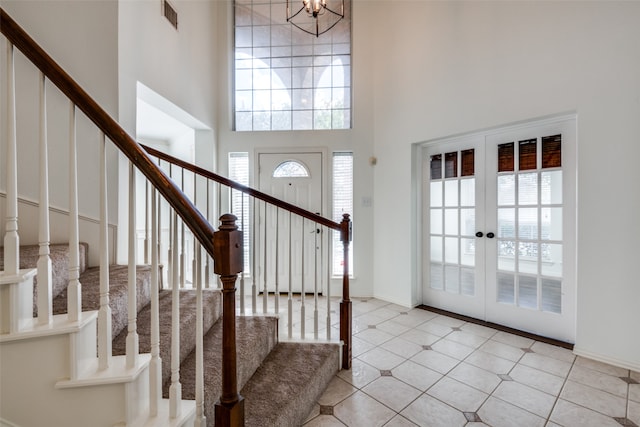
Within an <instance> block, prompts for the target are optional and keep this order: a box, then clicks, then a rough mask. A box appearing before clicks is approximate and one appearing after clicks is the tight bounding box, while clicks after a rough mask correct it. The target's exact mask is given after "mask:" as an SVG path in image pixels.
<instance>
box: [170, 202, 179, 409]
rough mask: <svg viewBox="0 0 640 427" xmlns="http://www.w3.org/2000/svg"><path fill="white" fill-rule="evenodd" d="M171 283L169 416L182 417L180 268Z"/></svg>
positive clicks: (175, 233)
mask: <svg viewBox="0 0 640 427" xmlns="http://www.w3.org/2000/svg"><path fill="white" fill-rule="evenodd" d="M173 223H174V227H173V241H174V242H175V241H177V240H178V227H177V225H178V215H177V214H176V213H175V212H174V214H173ZM172 255H173V260H172V264H173V265H174V266H177V264H178V251H177V250H174V251H173V253H172ZM172 279H173V280H172V281H171V294H172V301H171V386H170V387H169V416H170V417H171V418H177V417H179V416H180V408H181V406H180V401H181V400H182V385H181V384H180V286H179V283H178V280H179V278H178V268H177V267H174V268H173V277H172Z"/></svg>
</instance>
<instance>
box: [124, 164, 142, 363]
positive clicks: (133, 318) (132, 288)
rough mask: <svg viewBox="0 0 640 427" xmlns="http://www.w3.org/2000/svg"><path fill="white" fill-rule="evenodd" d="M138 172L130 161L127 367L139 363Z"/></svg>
mask: <svg viewBox="0 0 640 427" xmlns="http://www.w3.org/2000/svg"><path fill="white" fill-rule="evenodd" d="M136 259H137V257H136V172H135V169H134V167H133V163H131V162H129V259H128V263H129V266H128V273H129V276H128V284H129V285H128V286H127V303H128V304H127V313H128V316H129V319H128V320H129V323H128V325H127V344H126V351H127V367H129V368H134V367H135V366H136V365H137V363H138V350H139V343H138V325H137V322H138V319H137V314H138V307H137V306H138V302H137V297H138V295H137V291H138V286H137V283H136V282H137V280H136V279H137V277H136V262H137V261H136Z"/></svg>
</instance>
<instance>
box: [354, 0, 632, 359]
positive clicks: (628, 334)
mask: <svg viewBox="0 0 640 427" xmlns="http://www.w3.org/2000/svg"><path fill="white" fill-rule="evenodd" d="M356 5H358V6H362V4H361V2H356ZM367 7H370V8H371V10H369V11H366V12H365V11H363V15H366V16H367V17H368V18H370V23H369V25H370V26H371V27H377V28H385V30H384V31H378V32H376V33H375V34H372V36H373V38H372V40H371V42H372V44H373V46H375V50H376V52H377V54H376V56H375V60H374V63H373V67H372V69H373V70H374V71H373V74H374V87H375V97H374V104H375V107H374V120H373V121H372V122H371V126H372V127H374V133H373V134H374V136H375V151H376V153H377V156H378V159H379V162H378V166H376V168H375V174H374V175H375V183H376V185H375V193H374V194H375V197H374V199H375V200H376V203H375V205H374V229H375V230H376V237H375V244H374V247H375V250H374V252H375V254H374V259H373V262H372V263H371V265H372V266H374V267H373V268H374V274H373V277H374V278H375V282H374V283H375V284H374V290H375V295H376V296H378V297H380V298H383V299H400V300H401V301H403V302H404V303H405V304H412V305H413V304H416V303H420V302H421V301H419V300H417V293H416V284H415V283H413V284H412V285H409V284H410V283H412V271H414V269H415V266H414V265H413V262H414V260H413V256H412V248H411V245H410V242H411V239H412V235H413V233H414V230H413V228H412V226H411V218H412V210H411V206H412V197H411V191H410V188H411V183H412V176H411V173H412V172H411V165H412V144H414V143H419V142H421V141H426V140H431V139H435V138H439V137H444V136H448V135H453V134H459V133H464V132H470V131H474V130H478V129H483V128H488V127H493V126H499V125H503V124H508V123H512V122H516V121H521V120H527V119H532V118H536V117H541V116H546V115H550V114H557V113H561V112H567V111H575V112H577V115H578V242H577V248H578V255H577V256H578V261H577V270H578V271H577V282H578V283H577V292H578V297H577V339H576V351H577V352H579V353H581V354H584V355H590V356H592V357H596V358H599V359H601V360H608V361H610V362H614V363H618V364H622V365H626V366H635V368H636V369H638V368H640V340H638V339H637V331H636V329H637V325H640V310H638V302H639V301H640V286H638V279H637V271H636V269H635V264H636V263H637V261H638V254H639V251H638V241H639V237H640V225H639V221H638V219H637V218H638V217H639V212H640V192H639V191H638V184H637V183H638V182H640V169H639V168H638V167H637V166H636V165H635V164H636V159H637V158H639V157H640V141H639V139H640V136H639V135H640V45H639V44H638V40H640V25H638V22H640V3H638V2H526V1H518V2H428V1H401V2H398V1H378V2H372V3H368V6H367ZM354 15H356V16H357V11H356V12H354ZM361 19H362V18H361ZM357 37H358V36H357V34H356V39H357ZM356 66H358V62H357V61H356ZM356 66H354V68H355V67H356ZM354 81H356V82H357V81H358V79H357V77H356V78H354ZM392 218H395V219H396V221H395V224H396V226H395V227H394V228H388V227H386V225H387V224H388V223H389V221H390V220H391V219H392ZM389 247H393V248H394V250H393V251H390V250H389V249H388V248H389ZM398 284H402V286H401V288H400V289H399V288H398Z"/></svg>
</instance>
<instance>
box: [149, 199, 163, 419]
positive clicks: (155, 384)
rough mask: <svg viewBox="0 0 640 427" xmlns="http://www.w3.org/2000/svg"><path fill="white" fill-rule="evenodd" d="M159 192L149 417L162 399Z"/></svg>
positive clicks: (154, 203)
mask: <svg viewBox="0 0 640 427" xmlns="http://www.w3.org/2000/svg"><path fill="white" fill-rule="evenodd" d="M157 195H158V192H157V191H156V190H155V189H152V190H151V290H150V294H151V295H150V297H151V362H150V364H149V415H151V416H156V415H158V405H159V404H160V400H161V399H162V360H161V359H160V308H159V303H158V299H159V287H160V286H159V283H160V280H159V278H158V273H159V268H160V266H159V262H158V255H159V253H160V251H159V246H160V245H159V239H158V234H159V227H158V224H159V219H160V213H159V209H158V204H159V200H157V199H158V197H157Z"/></svg>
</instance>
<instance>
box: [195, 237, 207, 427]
mask: <svg viewBox="0 0 640 427" xmlns="http://www.w3.org/2000/svg"><path fill="white" fill-rule="evenodd" d="M195 258H196V269H197V271H198V274H196V275H195V276H194V286H195V288H196V422H195V427H205V426H206V425H207V419H206V417H205V416H204V344H203V335H204V325H203V313H202V273H201V267H202V261H201V259H202V250H201V248H200V246H198V248H197V250H196V255H195Z"/></svg>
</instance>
